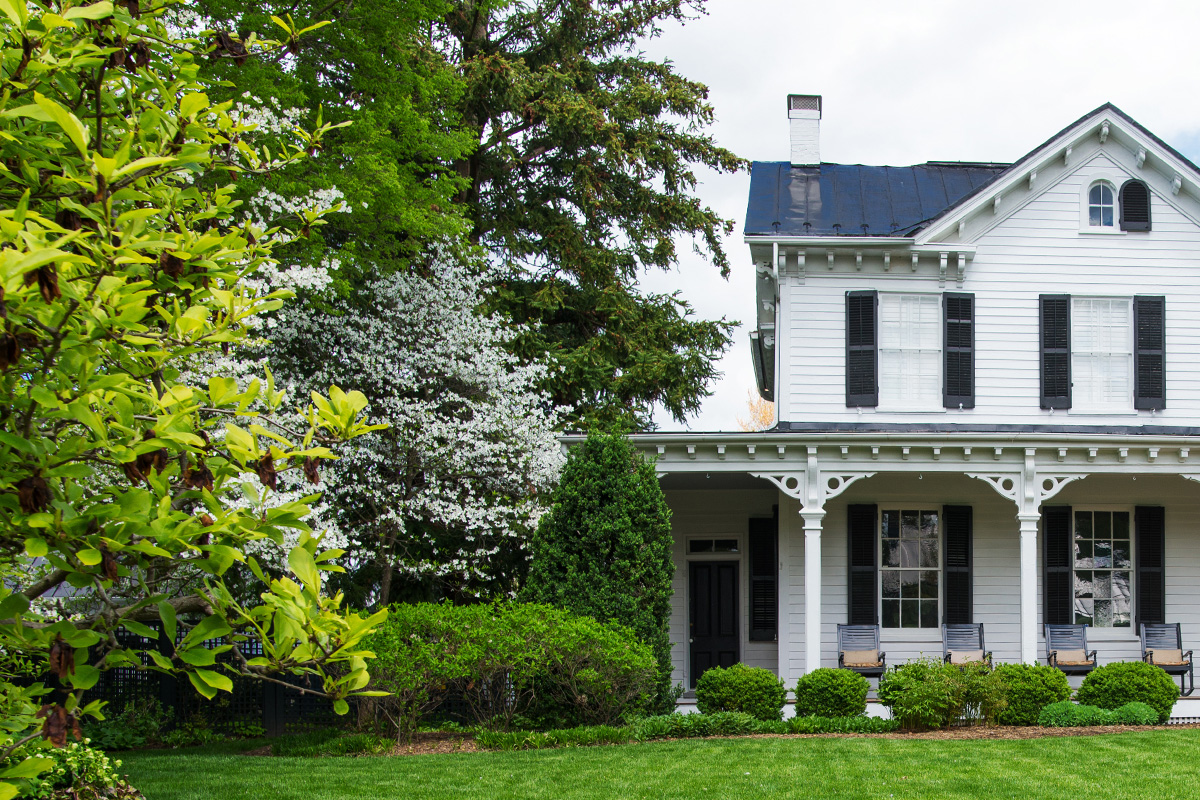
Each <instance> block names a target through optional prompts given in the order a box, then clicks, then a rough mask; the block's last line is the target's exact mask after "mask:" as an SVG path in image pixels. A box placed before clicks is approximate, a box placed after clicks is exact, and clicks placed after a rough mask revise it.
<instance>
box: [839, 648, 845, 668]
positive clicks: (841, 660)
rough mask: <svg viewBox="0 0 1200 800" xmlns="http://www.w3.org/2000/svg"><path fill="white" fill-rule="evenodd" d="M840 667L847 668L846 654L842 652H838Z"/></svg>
mask: <svg viewBox="0 0 1200 800" xmlns="http://www.w3.org/2000/svg"><path fill="white" fill-rule="evenodd" d="M838 666H839V667H841V668H842V669H845V667H846V653H845V652H844V651H842V650H838Z"/></svg>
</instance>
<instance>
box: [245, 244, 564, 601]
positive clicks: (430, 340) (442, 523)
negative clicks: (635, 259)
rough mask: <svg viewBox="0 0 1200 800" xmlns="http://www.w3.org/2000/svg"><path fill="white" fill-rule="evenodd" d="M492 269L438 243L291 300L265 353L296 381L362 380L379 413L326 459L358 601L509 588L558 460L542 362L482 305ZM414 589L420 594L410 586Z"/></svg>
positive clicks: (327, 484) (301, 386) (300, 387)
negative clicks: (411, 261) (340, 289)
mask: <svg viewBox="0 0 1200 800" xmlns="http://www.w3.org/2000/svg"><path fill="white" fill-rule="evenodd" d="M487 279H488V275H487V274H486V270H485V269H484V268H483V267H482V265H480V264H478V263H467V262H466V260H464V259H460V258H458V257H457V256H455V255H454V254H452V253H451V252H450V251H449V250H439V251H437V252H436V253H435V255H434V256H433V257H432V258H431V259H430V263H429V264H428V265H427V267H426V268H424V269H422V270H421V271H420V273H419V274H413V275H393V276H391V277H386V278H381V279H378V280H375V281H371V282H368V283H367V284H366V285H364V286H363V287H361V288H360V289H359V290H357V291H355V292H353V293H352V294H350V295H349V296H348V297H347V298H345V299H343V300H339V301H337V302H335V303H334V304H333V308H332V309H331V310H330V311H328V312H318V311H314V310H313V309H312V308H311V307H310V308H309V309H307V310H301V309H298V308H297V309H292V310H285V311H284V312H282V313H281V314H280V315H279V318H278V321H277V323H276V324H275V325H274V326H273V327H272V328H271V329H270V331H269V335H270V336H271V339H272V344H271V345H270V346H269V347H267V348H266V353H267V354H268V357H269V362H270V364H271V366H272V368H273V369H274V370H275V372H276V373H277V374H278V375H279V378H280V381H281V382H284V383H289V384H293V385H294V388H293V391H294V392H296V393H297V394H299V393H302V392H303V391H307V390H309V389H316V388H318V387H323V386H328V385H330V384H336V385H338V386H343V387H347V388H350V389H355V390H357V391H360V392H362V393H363V394H364V395H365V396H366V397H367V398H368V400H369V415H370V416H369V419H368V421H369V422H371V423H374V424H386V425H387V426H388V427H387V429H386V430H379V431H376V432H374V433H371V434H368V435H367V436H364V437H362V438H360V439H358V440H356V441H355V447H354V449H353V450H351V451H349V452H347V453H345V454H344V456H343V457H342V459H341V460H340V461H338V462H334V463H332V464H330V465H329V466H328V467H325V468H324V469H323V472H322V486H321V488H322V489H323V491H324V496H323V501H322V504H321V506H320V507H318V509H317V510H318V511H319V512H320V513H322V514H323V515H324V517H325V518H326V519H329V520H332V521H334V522H335V524H336V526H337V528H338V529H340V530H339V535H341V536H344V537H346V540H347V544H346V545H345V546H346V547H349V548H350V558H349V562H350V563H348V564H347V566H348V568H349V569H350V570H351V571H352V572H353V573H355V575H356V578H357V581H356V582H357V583H358V585H359V586H360V587H365V589H366V593H365V595H364V596H363V597H362V600H363V601H364V602H374V603H377V604H380V605H384V604H386V603H387V602H389V601H390V600H393V599H395V598H396V596H397V594H398V586H397V584H398V583H399V582H401V581H403V582H404V583H405V585H406V587H407V589H408V591H409V592H410V593H411V590H412V589H413V587H414V586H420V587H422V589H423V590H425V591H428V590H430V589H432V590H433V591H434V592H435V593H436V594H438V595H442V596H451V597H462V596H474V595H481V594H497V593H499V594H504V593H510V592H512V591H514V590H515V589H516V581H517V580H518V579H519V577H520V576H521V575H522V574H523V573H524V569H525V565H526V562H527V554H526V547H527V537H528V535H529V534H530V532H531V530H532V528H534V527H535V526H536V525H537V521H538V519H539V518H540V516H541V514H542V513H543V511H544V506H543V502H544V497H545V495H547V494H548V490H549V489H550V488H552V486H553V484H554V482H555V480H556V479H557V476H558V472H559V470H560V468H561V461H562V456H561V452H560V448H559V445H558V442H557V440H556V438H555V434H554V430H555V425H556V424H557V423H558V421H559V413H558V411H557V410H556V409H554V408H552V407H551V405H550V403H549V401H548V399H547V398H546V396H545V395H544V394H543V393H542V392H541V391H539V390H538V389H537V386H539V385H540V382H541V381H542V379H543V378H544V376H545V374H546V370H547V367H545V366H542V365H527V364H522V363H520V361H519V360H518V359H516V358H515V357H513V356H512V355H510V354H509V353H508V352H507V351H506V349H505V348H506V345H507V344H508V343H509V342H510V340H511V339H512V337H513V336H515V335H517V333H518V332H517V331H514V330H513V329H512V328H511V327H509V326H507V325H506V324H505V323H504V322H502V321H501V320H500V319H499V318H497V317H494V316H485V315H482V314H480V313H478V310H477V309H478V305H479V303H480V299H481V292H482V291H483V287H484V285H485V282H486V280H487ZM410 596H411V594H410Z"/></svg>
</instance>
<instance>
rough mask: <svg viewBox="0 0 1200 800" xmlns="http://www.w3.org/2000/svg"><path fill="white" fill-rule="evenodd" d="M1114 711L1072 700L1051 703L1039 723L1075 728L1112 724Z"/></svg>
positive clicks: (1040, 716)
mask: <svg viewBox="0 0 1200 800" xmlns="http://www.w3.org/2000/svg"><path fill="white" fill-rule="evenodd" d="M1114 713H1115V712H1112V711H1108V710H1107V709H1103V708H1097V707H1096V706H1090V705H1086V704H1078V705H1077V704H1075V703H1072V702H1071V701H1070V700H1062V701H1060V702H1058V703H1051V704H1050V705H1048V706H1046V707H1045V708H1043V709H1042V713H1040V714H1039V715H1038V725H1041V726H1042V727H1044V728H1074V727H1082V726H1085V725H1112V724H1114V722H1113V717H1114Z"/></svg>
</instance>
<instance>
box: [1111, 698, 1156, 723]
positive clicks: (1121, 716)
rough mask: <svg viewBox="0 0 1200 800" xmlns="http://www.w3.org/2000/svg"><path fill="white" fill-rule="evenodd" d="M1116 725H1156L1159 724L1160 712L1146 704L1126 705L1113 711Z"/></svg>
mask: <svg viewBox="0 0 1200 800" xmlns="http://www.w3.org/2000/svg"><path fill="white" fill-rule="evenodd" d="M1112 713H1113V723H1114V724H1116V725H1154V724H1157V723H1158V712H1157V711H1155V710H1154V709H1153V708H1151V707H1150V706H1148V705H1146V704H1145V703H1126V704H1125V705H1123V706H1121V707H1119V708H1114V709H1113V712H1112Z"/></svg>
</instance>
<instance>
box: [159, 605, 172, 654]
mask: <svg viewBox="0 0 1200 800" xmlns="http://www.w3.org/2000/svg"><path fill="white" fill-rule="evenodd" d="M158 618H159V619H161V620H162V624H163V633H165V634H166V635H167V641H168V642H170V643H171V645H172V646H174V644H175V631H176V629H177V626H176V622H175V607H174V606H172V605H171V604H170V603H168V602H167V601H165V600H164V601H163V602H161V603H159V604H158Z"/></svg>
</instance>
